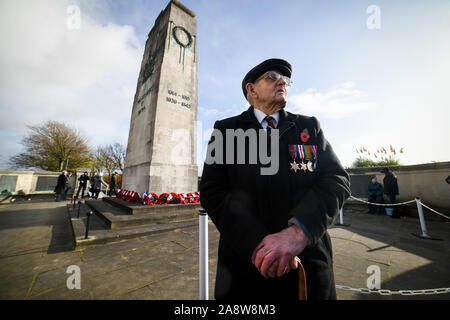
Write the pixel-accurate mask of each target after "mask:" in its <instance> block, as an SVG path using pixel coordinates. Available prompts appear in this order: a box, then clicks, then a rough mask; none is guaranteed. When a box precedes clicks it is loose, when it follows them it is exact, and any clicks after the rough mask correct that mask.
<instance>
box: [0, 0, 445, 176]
mask: <svg viewBox="0 0 450 320" xmlns="http://www.w3.org/2000/svg"><path fill="white" fill-rule="evenodd" d="M181 2H182V3H183V4H185V5H186V6H187V7H189V8H190V9H191V10H192V11H194V12H195V13H196V14H197V21H198V39H199V42H198V45H199V46H198V55H199V74H198V79H199V101H198V108H199V121H200V123H201V127H200V130H199V136H198V142H199V153H198V154H199V160H198V161H199V163H200V162H201V161H202V159H201V158H202V157H203V154H204V152H205V145H206V140H207V139H208V138H209V136H208V132H209V129H211V128H212V126H213V124H214V121H215V120H217V119H222V118H225V117H228V116H232V115H236V114H239V113H241V112H242V111H244V110H245V109H246V108H247V106H248V104H247V102H246V100H245V99H244V97H243V95H242V91H241V88H240V85H241V81H242V78H243V76H244V75H245V73H246V72H247V71H248V70H249V69H250V68H252V67H253V66H255V65H256V64H258V63H259V62H261V61H263V60H265V59H267V58H272V57H280V58H284V59H286V60H288V61H289V62H290V63H291V64H292V65H293V77H292V79H293V82H294V85H293V87H291V88H290V91H289V103H288V106H287V110H288V111H291V112H296V113H302V114H306V115H309V116H316V117H317V118H318V119H319V121H320V122H321V126H322V128H323V130H324V133H325V135H326V137H327V138H328V140H329V141H330V142H331V143H332V145H333V148H334V149H335V151H336V153H337V154H338V156H339V158H340V159H341V161H342V163H343V164H344V165H345V166H350V165H351V163H352V162H353V160H354V159H355V158H356V157H357V154H356V151H355V149H356V148H358V147H361V146H365V147H367V148H368V149H369V150H375V149H376V148H379V147H382V146H388V145H389V144H392V145H393V146H394V147H396V148H400V147H403V148H404V151H405V153H404V154H403V155H402V156H401V158H400V161H401V163H403V164H416V163H427V162H432V161H437V162H439V161H450V147H449V142H448V141H449V140H450V130H449V128H448V127H449V125H448V123H449V119H450V59H449V57H450V1H448V0H442V1H438V0H427V1H425V0H421V1H417V0H386V1H382V0H371V1H365V0H342V1H331V0H330V1H324V0H315V1H313V0H311V1H303V0H292V1H291V0H281V1H266V0H239V1H235V0H233V1H231V0H229V1H225V0H184V1H181ZM167 3H168V0H133V1H125V0H109V1H106V0H79V1H75V0H73V1H65V0H53V1H46V0H36V1H19V0H12V1H9V0H1V1H0V38H1V40H2V41H1V42H0V48H1V51H0V70H1V72H0V168H2V169H5V168H8V160H9V158H10V156H11V155H13V154H16V153H18V152H20V151H22V146H21V145H20V140H21V139H22V137H23V136H24V135H25V134H26V133H27V125H38V124H41V123H42V122H43V121H45V120H58V121H64V122H66V123H67V124H69V125H72V126H74V127H76V128H78V129H79V130H80V131H81V132H82V133H83V134H84V135H85V136H86V137H88V138H89V141H90V144H91V145H92V146H95V145H100V144H109V143H112V142H115V141H118V142H120V143H123V144H125V145H126V143H127V139H128V131H129V125H130V123H129V122H130V116H131V107H132V104H133V97H134V93H135V89H136V82H137V77H138V73H139V66H140V64H141V59H142V55H143V51H144V45H145V41H146V39H147V35H148V32H149V31H150V29H151V28H152V26H153V24H154V21H155V19H156V17H157V16H158V14H159V13H160V11H161V10H163V9H164V8H165V7H166V5H167ZM77 9H79V14H80V20H79V25H77V24H76V21H75V20H73V18H74V17H75V16H76V12H77ZM74 21H75V22H74ZM74 23H75V24H74Z"/></svg>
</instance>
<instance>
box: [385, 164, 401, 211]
mask: <svg viewBox="0 0 450 320" xmlns="http://www.w3.org/2000/svg"><path fill="white" fill-rule="evenodd" d="M381 173H384V178H383V184H384V194H385V195H387V197H388V199H389V202H390V203H395V200H396V199H395V198H396V196H397V195H398V183H397V177H396V176H395V175H394V174H393V173H392V171H391V170H389V168H383V170H381ZM391 208H392V209H393V212H392V218H400V214H399V212H398V210H397V208H395V207H391Z"/></svg>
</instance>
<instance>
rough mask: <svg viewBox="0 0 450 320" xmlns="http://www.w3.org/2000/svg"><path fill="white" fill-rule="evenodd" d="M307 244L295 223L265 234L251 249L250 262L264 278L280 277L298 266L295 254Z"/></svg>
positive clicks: (301, 231) (304, 236)
mask: <svg viewBox="0 0 450 320" xmlns="http://www.w3.org/2000/svg"><path fill="white" fill-rule="evenodd" d="M308 244H309V240H308V238H307V237H306V235H305V233H304V232H303V230H302V229H301V228H300V227H298V226H296V225H293V226H290V227H288V228H286V229H284V230H282V231H280V232H278V233H274V234H269V235H267V236H266V237H265V238H264V239H263V240H262V241H261V242H260V244H259V245H258V246H257V247H256V248H255V250H254V251H253V254H252V263H253V264H254V265H255V267H256V268H257V269H258V271H259V272H260V273H261V275H262V276H263V277H265V278H275V277H281V276H283V275H284V274H287V273H288V272H289V271H291V270H295V269H297V268H298V266H299V265H298V264H299V262H300V260H299V259H298V258H297V255H298V254H300V253H301V252H302V251H303V249H304V248H305V247H306V246H307V245H308Z"/></svg>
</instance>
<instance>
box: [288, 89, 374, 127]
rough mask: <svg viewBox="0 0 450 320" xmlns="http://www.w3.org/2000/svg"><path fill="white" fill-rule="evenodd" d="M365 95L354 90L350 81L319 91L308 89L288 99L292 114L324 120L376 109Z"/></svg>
mask: <svg viewBox="0 0 450 320" xmlns="http://www.w3.org/2000/svg"><path fill="white" fill-rule="evenodd" d="M366 98H367V95H366V94H365V93H363V92H361V91H359V90H357V89H356V88H355V84H354V83H353V82H351V81H349V82H345V83H343V84H339V85H336V86H334V87H333V88H331V89H328V90H323V91H320V90H318V89H316V88H309V89H307V90H306V91H304V92H302V93H300V94H295V95H292V96H291V97H289V102H290V103H291V104H292V110H293V111H294V112H298V113H302V114H306V115H319V116H323V117H325V118H333V119H339V118H345V117H349V116H351V115H353V114H354V113H355V112H360V111H363V110H367V109H371V108H376V104H375V103H374V102H370V101H365V100H366Z"/></svg>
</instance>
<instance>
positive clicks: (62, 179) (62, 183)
mask: <svg viewBox="0 0 450 320" xmlns="http://www.w3.org/2000/svg"><path fill="white" fill-rule="evenodd" d="M66 184H67V177H66V176H65V175H64V174H63V173H61V174H60V175H59V176H58V180H57V182H56V186H55V190H53V191H54V192H55V193H57V194H59V193H62V192H63V191H64V188H65V187H66Z"/></svg>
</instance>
